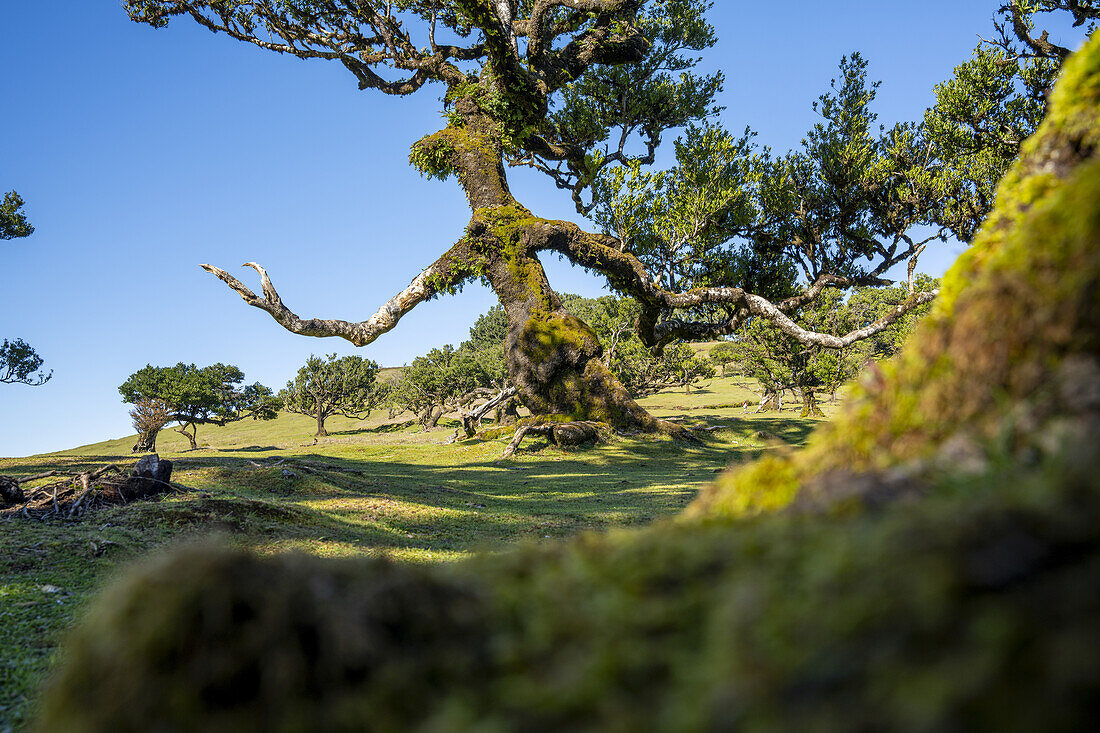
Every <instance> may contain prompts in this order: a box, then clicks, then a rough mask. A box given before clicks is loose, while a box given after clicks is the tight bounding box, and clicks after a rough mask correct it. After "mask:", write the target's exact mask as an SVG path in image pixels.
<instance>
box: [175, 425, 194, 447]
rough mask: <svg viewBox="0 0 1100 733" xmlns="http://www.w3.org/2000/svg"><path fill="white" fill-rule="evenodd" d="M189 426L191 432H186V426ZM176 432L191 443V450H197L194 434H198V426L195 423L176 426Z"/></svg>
mask: <svg viewBox="0 0 1100 733" xmlns="http://www.w3.org/2000/svg"><path fill="white" fill-rule="evenodd" d="M188 427H190V428H191V432H190V433H189V432H187V428H188ZM176 432H177V433H179V434H180V435H182V436H184V437H185V438H187V441H188V442H189V443H190V444H191V450H198V449H199V443H198V441H197V440H195V436H196V435H198V432H199V430H198V428H197V427H195V423H184V424H181V425H180V426H179V427H178V428H176Z"/></svg>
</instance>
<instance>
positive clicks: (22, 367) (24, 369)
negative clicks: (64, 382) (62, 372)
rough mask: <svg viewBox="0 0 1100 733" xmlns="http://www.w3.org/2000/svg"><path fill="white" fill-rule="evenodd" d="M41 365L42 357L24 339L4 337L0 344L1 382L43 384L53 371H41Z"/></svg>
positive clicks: (48, 379) (33, 385)
mask: <svg viewBox="0 0 1100 733" xmlns="http://www.w3.org/2000/svg"><path fill="white" fill-rule="evenodd" d="M41 367H42V357H41V356H39V355H38V352H36V351H35V350H34V348H33V347H32V346H31V345H30V344H28V343H27V342H26V341H24V340H23V339H15V340H14V341H8V340H7V339H4V341H3V343H2V344H0V384H28V385H30V386H31V387H38V386H40V385H43V384H45V383H46V382H48V381H50V377H52V376H53V372H52V371H51V372H45V373H44V372H41V371H39V369H40V368H41Z"/></svg>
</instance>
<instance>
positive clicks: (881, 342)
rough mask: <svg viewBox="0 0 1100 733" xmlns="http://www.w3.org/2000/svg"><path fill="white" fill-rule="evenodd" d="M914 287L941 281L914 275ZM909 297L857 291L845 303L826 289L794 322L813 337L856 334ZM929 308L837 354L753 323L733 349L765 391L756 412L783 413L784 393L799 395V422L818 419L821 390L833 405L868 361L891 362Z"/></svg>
mask: <svg viewBox="0 0 1100 733" xmlns="http://www.w3.org/2000/svg"><path fill="white" fill-rule="evenodd" d="M913 282H914V287H922V288H928V289H936V288H938V287H939V281H938V280H935V279H933V278H930V277H928V276H927V275H921V274H916V275H914V276H913ZM910 293H911V291H910V290H909V289H908V288H907V287H894V288H874V287H866V288H856V289H854V290H853V291H852V292H851V293H850V294H849V295H848V297H847V300H845V293H843V292H842V291H839V290H835V289H833V288H828V289H826V290H825V291H824V292H823V293H822V294H821V296H820V297H819V298H817V299H816V300H815V301H813V302H812V303H810V304H808V305H806V306H805V307H803V308H802V309H801V310H800V311H799V312H798V314H797V316H796V319H797V321H798V323H799V324H801V325H803V326H804V327H805V328H807V329H812V330H814V331H815V332H820V333H854V332H858V331H859V330H860V329H861V328H863V327H865V326H866V325H867V324H868V323H874V322H878V321H880V319H882V318H884V317H886V316H887V315H889V314H890V313H891V312H892V311H893V310H895V309H898V308H900V307H901V306H902V304H904V303H905V302H906V300H907V298H908V297H909V295H910ZM930 308H931V306H930V305H924V306H921V307H918V308H915V309H909V310H907V311H906V312H905V313H904V314H903V315H902V316H901V317H899V318H898V319H896V320H895V321H894V322H893V323H892V324H891V326H890V327H889V328H887V329H886V330H885V331H878V332H876V333H874V334H872V335H870V336H869V337H867V338H865V339H861V340H860V341H857V342H855V343H853V344H851V345H848V346H845V347H843V348H840V349H825V348H821V347H817V346H813V347H807V346H805V345H803V344H802V343H801V342H799V341H797V340H796V339H793V338H791V337H790V336H788V335H787V334H785V333H783V332H782V331H780V330H779V329H777V328H775V327H774V326H773V325H772V324H771V323H770V322H768V321H765V320H754V321H752V322H751V323H750V324H749V326H748V327H747V328H745V329H743V331H742V332H741V334H740V339H739V340H738V341H737V342H736V348H737V351H738V354H739V356H740V357H741V359H742V360H743V363H745V365H746V368H747V370H748V372H749V374H750V375H751V376H752V377H754V378H756V379H757V380H758V381H759V382H760V385H761V386H762V387H763V389H764V396H763V398H762V399H761V402H760V410H768V409H772V408H775V407H781V406H782V393H783V392H784V391H785V390H788V389H789V390H793V391H795V392H797V393H798V394H799V395H800V397H801V399H802V416H803V417H822V416H823V413H822V412H821V408H820V407H819V405H818V401H817V392H818V391H820V390H825V391H827V392H829V393H830V394H831V395H833V397H834V399H835V395H836V392H837V390H838V389H839V388H840V386H841V385H843V384H844V383H845V382H848V381H849V380H851V379H852V378H853V377H855V376H856V374H858V373H859V371H860V369H862V368H863V365H864V364H866V363H867V361H868V360H869V359H882V358H887V357H890V356H893V355H894V354H895V353H897V351H898V350H899V349H900V348H901V345H902V344H903V343H904V342H905V340H906V339H907V338H908V337H909V335H910V334H911V333H912V331H913V329H914V328H915V326H916V324H917V322H918V321H919V320H920V319H921V318H923V317H924V316H925V315H927V313H928V311H929V310H930Z"/></svg>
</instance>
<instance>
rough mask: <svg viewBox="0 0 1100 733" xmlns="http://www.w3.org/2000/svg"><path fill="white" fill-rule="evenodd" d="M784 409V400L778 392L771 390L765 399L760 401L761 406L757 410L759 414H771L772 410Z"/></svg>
mask: <svg viewBox="0 0 1100 733" xmlns="http://www.w3.org/2000/svg"><path fill="white" fill-rule="evenodd" d="M782 409H783V398H782V397H781V396H780V393H779V392H778V391H777V390H772V389H769V390H767V391H765V392H764V398H763V399H762V400H760V406H759V407H757V408H756V411H757V412H771V411H772V410H782Z"/></svg>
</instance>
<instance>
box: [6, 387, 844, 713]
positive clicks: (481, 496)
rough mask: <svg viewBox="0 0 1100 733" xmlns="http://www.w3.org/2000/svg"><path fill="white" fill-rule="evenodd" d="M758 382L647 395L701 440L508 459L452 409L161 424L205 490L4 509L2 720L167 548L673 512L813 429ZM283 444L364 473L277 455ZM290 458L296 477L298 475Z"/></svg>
mask: <svg viewBox="0 0 1100 733" xmlns="http://www.w3.org/2000/svg"><path fill="white" fill-rule="evenodd" d="M753 387H755V385H753V384H750V383H747V382H746V381H745V380H742V379H739V378H737V377H732V376H731V377H727V378H717V379H713V380H710V381H709V382H707V383H705V385H704V386H702V387H701V388H697V389H692V390H691V391H690V392H685V391H683V390H675V391H672V390H670V391H666V392H662V393H659V394H657V395H654V396H652V397H649V398H646V399H644V400H642V402H643V404H645V405H646V407H647V408H649V409H650V410H651V411H652V412H653V413H654V414H656V415H658V416H661V417H667V418H672V419H678V420H684V421H686V422H689V423H692V424H699V425H702V424H704V423H705V424H706V425H708V426H710V427H712V428H716V429H714V430H711V431H709V432H702V433H700V435H702V436H704V444H703V445H686V444H683V443H675V442H672V441H669V440H667V439H654V438H648V437H637V438H626V437H614V438H612V439H611V440H610V442H608V443H607V444H604V445H601V446H599V447H598V448H596V449H593V450H584V451H576V452H567V451H563V450H561V449H558V448H556V447H553V446H550V445H548V444H547V443H546V442H545V441H542V440H538V439H535V440H529V441H527V442H525V443H524V444H523V446H522V447H521V448H520V450H519V452H518V453H517V454H516V455H515V456H514V457H513V458H512V459H509V460H507V461H501V460H500V456H501V452H502V451H503V449H504V446H505V444H506V443H507V442H508V438H502V439H500V440H492V441H486V442H471V443H457V444H452V443H449V442H448V439H449V438H450V436H451V434H452V433H453V430H454V423H453V422H452V421H448V420H446V419H445V420H444V421H443V422H441V425H440V427H439V428H437V429H436V430H434V431H431V432H427V433H420V432H417V431H418V426H417V425H416V424H415V423H413V422H409V421H408V420H407V417H404V418H399V419H398V421H396V422H394V423H389V422H386V421H385V420H384V418H385V413H382V414H381V415H377V416H376V417H374V418H372V419H369V420H365V421H355V420H349V419H345V418H333V419H330V420H329V421H328V423H327V428H328V430H329V432H330V433H331V435H330V436H329V437H327V438H322V439H319V440H317V441H315V440H314V438H313V432H314V429H315V423H314V421H313V420H312V419H310V418H307V417H303V416H300V415H291V414H282V415H280V417H279V418H278V419H276V420H273V421H269V422H256V421H244V422H240V423H236V424H233V425H229V426H226V427H223V428H217V427H209V426H200V428H199V434H198V441H199V444H200V446H201V447H200V449H199V450H197V451H190V450H187V447H188V443H187V440H186V439H185V438H184V437H183V436H181V435H179V434H177V433H175V432H173V431H172V430H165V431H162V432H161V434H160V437H159V438H158V442H157V447H158V450H159V453H160V455H161V456H162V457H164V458H170V459H171V460H172V461H173V462H174V466H175V470H174V473H173V481H174V482H177V483H179V484H182V485H184V486H186V487H188V488H189V489H190V491H189V492H186V493H178V494H172V495H169V496H166V497H165V498H163V499H162V500H160V501H157V502H137V503H134V504H131V505H128V506H122V507H113V508H110V509H104V510H100V511H97V512H94V513H91V514H89V515H88V516H87V517H86V518H85V519H83V520H82V521H77V522H71V523H69V522H62V521H56V520H51V521H44V522H39V521H34V520H27V519H22V518H14V519H8V520H0V732H2V731H9V730H19V729H21V728H23V727H24V726H25V725H26V723H27V722H28V720H29V719H30V717H31V715H32V713H33V708H34V701H35V696H36V693H37V689H38V687H39V686H40V684H41V682H42V680H43V679H44V678H45V676H46V674H47V673H48V671H49V669H50V668H51V666H52V665H53V664H54V662H55V659H56V655H57V653H58V644H59V641H60V640H61V639H62V638H63V635H64V633H65V631H66V629H68V628H69V627H70V626H71V625H72V624H73V622H74V619H75V618H76V617H77V616H78V615H79V614H80V612H81V609H82V608H83V606H84V605H85V603H86V602H87V601H88V599H89V598H90V597H91V595H92V594H94V592H95V591H96V589H98V588H100V587H101V586H102V585H103V584H104V583H106V582H108V581H109V580H110V579H111V577H112V576H113V575H114V574H115V573H117V572H118V571H119V569H120V568H121V567H124V566H125V565H126V564H128V563H130V562H133V561H135V560H140V559H141V558H143V557H145V556H148V555H149V554H150V553H154V552H156V551H157V550H158V549H159V548H163V547H165V546H168V545H171V544H173V543H178V542H186V541H194V540H196V539H198V538H203V537H209V536H211V535H216V536H219V537H220V538H221V541H223V542H228V543H232V544H235V545H239V546H244V547H248V548H251V549H253V550H254V551H256V552H260V553H275V552H286V551H298V552H306V553H311V554H315V555H321V556H350V555H363V554H367V555H384V556H387V557H390V558H393V559H394V560H396V561H403V562H433V563H435V562H453V561H456V560H460V559H462V558H464V557H467V556H469V555H470V554H471V553H475V552H479V551H484V552H493V551H498V550H501V549H503V548H506V547H508V546H510V545H514V544H515V543H522V542H536V543H537V542H553V541H557V540H560V539H562V538H565V537H569V536H571V535H574V534H576V533H578V532H586V531H604V530H610V529H613V528H619V527H631V526H639V525H643V524H646V523H649V522H653V521H655V520H659V519H662V518H667V517H670V516H672V515H675V514H676V513H677V512H678V511H679V510H680V509H681V508H682V507H683V506H684V505H685V504H687V503H688V502H689V501H690V500H691V499H692V498H693V497H694V496H695V494H696V492H697V491H698V490H699V488H700V487H701V486H703V485H704V484H706V483H707V482H708V481H709V480H710V479H711V478H712V477H713V476H714V475H715V473H716V472H719V471H721V470H722V469H723V468H724V467H726V466H727V465H729V464H731V463H734V462H738V461H742V460H746V459H749V458H752V457H755V456H757V455H759V454H760V453H761V452H762V451H765V450H771V449H774V448H775V447H776V446H777V445H779V443H780V442H785V443H788V444H792V445H798V444H801V443H802V442H804V441H805V439H806V437H807V436H808V434H809V432H810V431H811V430H812V428H813V426H814V424H815V423H816V422H817V421H815V420H805V419H801V418H799V417H798V411H799V409H800V407H801V405H800V404H799V403H792V404H791V405H789V406H788V409H787V411H785V412H783V413H768V414H763V415H753V414H746V413H745V412H744V411H743V409H742V408H741V407H740V405H741V404H742V403H743V402H744V401H745V400H746V399H749V400H751V399H753V398H754V396H755V394H756V393H754V392H753V390H752V388H753ZM824 407H825V408H826V410H827V411H828V410H829V408H830V407H831V405H829V404H828V403H827V402H826V403H825V404H824ZM776 438H778V439H779V441H777V440H776ZM134 440H135V439H134V437H133V436H129V437H126V438H121V439H118V440H112V441H107V442H104V443H97V444H94V445H88V446H82V447H80V448H75V449H73V450H68V451H63V452H60V453H53V454H48V455H40V456H33V457H29V458H0V474H8V475H14V476H27V475H31V474H35V473H39V472H43V471H48V470H52V469H65V470H76V469H85V468H98V467H100V466H103V465H106V464H110V463H117V464H119V465H120V466H122V467H124V468H125V467H128V466H129V465H132V463H133V461H134V456H132V455H131V454H130V446H131V445H133V443H134ZM279 459H286V460H287V461H288V462H289V463H293V462H295V461H298V462H308V463H310V464H313V465H316V464H328V465H330V466H339V467H343V468H346V469H353V470H355V471H356V473H348V472H332V471H327V472H317V473H312V474H310V473H306V472H303V471H302V470H300V469H299V468H296V467H294V466H293V465H289V464H284V465H281V466H273V465H271V464H272V463H274V462H275V461H277V460H279ZM284 468H289V470H290V471H292V472H294V473H295V474H297V476H291V477H288V476H285V475H284V473H283V469H284ZM31 486H33V484H31Z"/></svg>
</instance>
